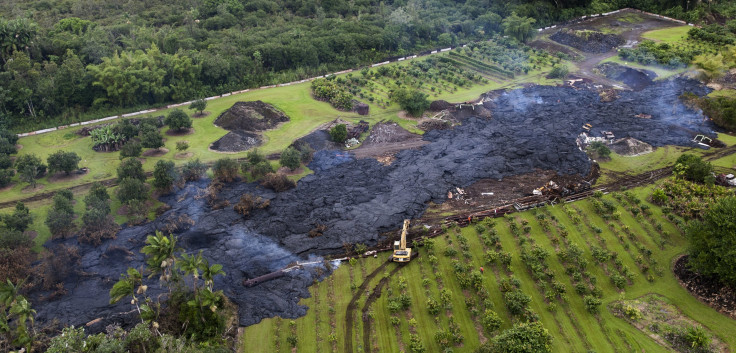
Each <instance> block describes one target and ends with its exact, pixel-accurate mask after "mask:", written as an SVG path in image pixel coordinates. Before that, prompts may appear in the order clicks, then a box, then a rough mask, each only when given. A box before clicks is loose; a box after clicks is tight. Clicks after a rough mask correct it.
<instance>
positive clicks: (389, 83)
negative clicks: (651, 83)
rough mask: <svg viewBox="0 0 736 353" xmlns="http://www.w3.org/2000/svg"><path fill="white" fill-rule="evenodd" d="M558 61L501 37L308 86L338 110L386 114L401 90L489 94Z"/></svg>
mask: <svg viewBox="0 0 736 353" xmlns="http://www.w3.org/2000/svg"><path fill="white" fill-rule="evenodd" d="M560 61H561V59H559V58H554V57H552V56H551V55H549V54H548V53H546V52H544V51H541V50H539V51H538V50H535V49H532V48H530V47H528V46H525V45H523V44H517V43H515V42H513V41H510V40H508V39H505V38H500V39H498V40H491V41H487V42H481V43H473V44H470V45H468V46H467V47H464V48H456V49H454V50H452V51H450V52H448V53H446V54H440V55H435V56H431V57H428V58H426V59H420V60H412V61H409V62H399V63H397V64H392V65H384V66H379V67H377V68H364V69H362V70H361V71H360V72H359V73H356V72H353V73H347V74H345V75H339V76H331V77H328V78H326V79H319V80H315V81H314V82H313V83H312V89H313V94H314V96H315V97H316V98H318V99H320V100H326V101H329V102H330V103H332V105H333V106H335V107H337V108H338V109H344V110H350V109H351V107H352V106H353V103H351V100H352V99H358V100H360V101H363V102H366V103H369V104H370V105H371V106H373V107H374V108H375V107H378V108H379V109H382V110H386V109H388V108H389V106H390V105H391V102H392V99H391V94H392V92H393V91H395V90H397V89H401V88H410V89H412V90H417V91H421V92H423V93H425V94H426V95H428V96H429V97H430V99H439V98H440V97H444V96H446V95H448V94H449V95H454V94H457V93H458V92H460V91H463V90H471V88H473V87H476V86H480V87H484V89H485V90H486V91H487V90H489V89H494V88H500V87H501V86H504V85H508V84H509V83H511V82H512V81H513V80H514V79H515V78H516V76H517V75H521V76H524V75H526V74H530V73H533V72H537V71H540V70H543V69H545V68H549V67H551V66H552V65H553V64H555V63H559V62H560Z"/></svg>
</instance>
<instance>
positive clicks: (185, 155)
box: [174, 152, 194, 159]
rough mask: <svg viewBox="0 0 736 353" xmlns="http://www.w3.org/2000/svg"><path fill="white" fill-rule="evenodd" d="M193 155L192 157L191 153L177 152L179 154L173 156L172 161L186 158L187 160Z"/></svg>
mask: <svg viewBox="0 0 736 353" xmlns="http://www.w3.org/2000/svg"><path fill="white" fill-rule="evenodd" d="M193 155H194V153H192V152H179V153H177V154H175V155H174V159H187V158H189V157H191V156H193Z"/></svg>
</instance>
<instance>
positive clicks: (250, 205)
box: [233, 194, 271, 217]
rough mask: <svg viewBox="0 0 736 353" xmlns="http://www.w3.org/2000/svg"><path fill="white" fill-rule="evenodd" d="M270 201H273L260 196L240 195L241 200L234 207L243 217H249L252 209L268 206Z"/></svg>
mask: <svg viewBox="0 0 736 353" xmlns="http://www.w3.org/2000/svg"><path fill="white" fill-rule="evenodd" d="M270 203H271V201H269V200H266V199H263V198H262V197H260V196H255V195H253V194H245V195H243V196H241V197H240V201H239V202H238V203H237V204H235V206H233V209H234V210H235V212H237V213H239V214H240V215H242V216H243V217H248V216H249V215H250V211H252V210H255V209H263V208H266V207H268V205H269V204H270Z"/></svg>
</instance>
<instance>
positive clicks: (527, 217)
mask: <svg viewBox="0 0 736 353" xmlns="http://www.w3.org/2000/svg"><path fill="white" fill-rule="evenodd" d="M651 188H652V187H651V186H650V187H647V188H639V189H635V190H634V191H633V193H631V196H630V197H632V198H636V199H639V200H640V201H639V202H640V203H639V205H642V204H644V205H647V206H649V210H651V215H649V216H646V217H642V216H634V214H633V213H632V212H630V211H629V210H633V209H634V208H637V209H638V208H639V207H640V206H635V204H634V203H633V202H632V201H631V200H630V199H628V198H626V197H621V199H620V200H616V199H615V198H614V197H613V196H612V195H606V196H604V199H606V200H609V201H611V202H613V203H614V204H615V205H616V209H617V210H618V211H619V212H620V217H619V218H618V219H616V220H611V219H609V220H605V219H604V218H603V217H602V216H599V215H598V214H596V211H595V210H594V207H593V202H592V200H585V201H580V202H575V203H573V204H571V205H567V206H565V207H566V208H563V206H561V205H555V206H553V207H547V208H545V209H544V210H536V211H527V212H524V213H519V214H516V215H514V218H513V221H512V222H514V223H516V224H517V225H528V227H529V230H528V233H526V232H525V233H524V234H523V235H521V236H519V235H514V232H512V231H511V229H510V228H509V225H510V223H509V220H505V219H502V218H501V219H496V220H495V225H494V226H493V227H487V225H486V227H485V228H484V229H476V227H474V226H473V227H466V228H462V229H459V228H450V229H448V231H447V232H446V233H445V235H443V236H440V237H438V238H436V239H435V245H434V250H433V251H432V253H433V254H434V256H432V255H430V254H429V253H428V250H427V248H425V247H418V248H416V249H418V250H419V251H420V253H421V256H420V257H419V258H418V259H416V260H415V261H413V262H411V263H410V264H408V265H405V266H404V267H402V268H401V269H400V270H399V271H398V272H397V273H396V275H395V276H392V277H391V278H389V284H388V285H387V287H385V288H384V290H383V291H382V292H381V297H380V298H379V300H377V301H376V302H375V303H374V304H373V305H372V306H371V307H370V308H369V310H368V313H369V315H370V316H371V317H372V320H373V321H372V322H373V326H372V327H373V329H372V330H371V332H370V333H368V334H369V336H370V341H371V342H372V343H371V347H363V346H362V338H363V336H362V335H363V332H362V331H360V328H361V327H362V323H359V322H358V323H356V327H355V329H356V330H357V331H356V330H354V331H353V336H352V337H341V336H340V334H341V333H342V332H344V331H343V329H342V326H341V325H343V324H344V321H342V320H344V318H341V317H340V314H341V313H344V312H345V310H346V307H347V301H348V300H349V297H350V296H352V294H353V293H354V292H353V290H351V288H354V286H359V285H360V284H361V276H360V274H362V273H363V272H361V271H362V269H364V271H365V272H370V269H371V268H376V267H377V266H378V265H379V264H380V263H381V262H382V261H386V258H387V256H388V254H387V253H383V254H380V255H379V258H378V259H374V258H366V259H362V260H358V261H357V263H355V264H354V265H350V264H347V263H345V264H343V265H341V266H340V267H339V268H338V269H337V270H336V271H335V272H334V274H332V275H331V276H330V277H329V278H328V279H326V280H325V281H323V282H321V283H319V284H318V285H315V286H313V287H312V288H311V289H310V292H311V293H312V298H309V299H305V300H303V301H302V302H301V304H303V305H307V306H308V307H309V308H310V309H309V311H308V314H307V316H305V317H303V318H299V319H297V320H295V321H296V327H297V335H298V336H299V344H298V345H297V347H296V351H297V352H342V351H343V350H342V347H344V344H343V342H344V340H345V339H351V340H353V347H354V349H355V351H356V352H358V351H360V352H369V351H391V352H394V351H399V350H401V349H403V350H404V351H408V344H409V342H410V340H409V337H410V335H411V334H416V335H417V336H418V337H419V338H420V341H421V342H422V344H423V345H424V347H425V348H426V349H427V351H428V352H439V351H442V350H443V347H442V345H440V344H438V342H437V341H435V334H436V333H437V332H438V331H440V330H447V329H448V328H449V327H451V325H452V324H451V322H454V323H456V324H457V327H458V329H459V331H458V332H457V334H458V335H460V336H462V337H463V340H462V343H461V344H450V347H451V348H452V349H453V351H455V352H472V351H473V350H474V349H475V348H476V347H477V346H478V345H480V342H481V340H486V339H489V338H490V337H493V335H495V334H497V332H495V333H487V332H483V330H482V329H479V327H478V322H479V316H478V309H483V308H491V309H492V310H493V311H495V312H497V313H498V314H499V316H500V317H501V319H502V325H501V330H503V329H506V328H509V327H511V325H512V323H513V322H515V321H517V320H518V318H517V317H516V316H514V315H511V314H510V313H509V312H508V311H507V309H506V305H505V303H504V299H503V293H501V291H500V287H499V283H500V282H501V281H503V280H505V279H508V278H511V277H513V278H516V279H518V280H519V281H520V282H521V287H520V289H521V290H522V292H524V293H525V294H527V295H529V296H530V297H531V298H532V302H531V303H530V308H531V309H532V310H533V311H534V312H536V313H537V314H538V315H539V316H540V320H541V321H542V323H543V324H544V326H545V327H546V328H547V329H548V330H549V332H550V333H551V334H552V335H553V336H554V337H555V339H554V342H553V345H554V348H553V351H565V352H587V351H589V350H591V349H592V350H595V351H596V352H619V351H622V350H623V351H637V352H641V351H646V352H668V351H669V348H667V347H664V346H661V345H660V344H658V343H657V342H656V341H655V340H653V339H652V338H650V337H649V336H648V335H646V334H644V333H642V332H641V331H639V330H638V329H636V328H635V327H633V326H631V325H630V324H629V323H628V322H627V321H625V320H623V319H620V318H617V317H616V316H614V315H613V313H611V312H610V311H609V310H608V309H607V306H608V305H609V304H610V303H612V302H615V301H619V300H621V299H624V300H629V299H634V298H639V297H641V296H643V295H647V294H649V293H654V294H657V295H659V296H661V297H664V298H666V300H667V301H668V302H669V303H671V304H672V305H673V306H675V307H677V308H678V309H679V310H680V311H681V312H682V313H683V314H684V315H687V316H689V317H691V318H692V319H693V320H695V321H697V322H698V323H699V324H701V325H703V326H704V327H706V328H707V329H708V330H710V331H711V332H713V333H714V334H715V335H716V336H717V337H718V338H719V339H721V340H723V341H724V342H725V343H726V344H727V345H729V346H734V345H736V337H734V336H733V335H731V333H732V332H734V330H736V322H734V321H733V320H730V319H728V318H727V317H725V316H723V315H721V314H719V313H717V312H716V311H715V310H713V309H711V308H709V307H707V306H705V305H703V304H702V303H700V302H699V301H698V300H697V299H695V298H694V297H692V296H691V295H690V294H689V293H688V292H687V291H686V290H685V289H683V288H682V287H680V285H679V284H678V283H677V280H676V279H675V277H674V275H673V274H672V272H671V269H670V264H671V263H672V261H673V259H674V258H676V257H677V256H678V255H679V254H681V253H682V252H683V251H684V249H685V246H686V242H685V239H684V237H683V236H682V234H681V233H680V231H679V230H678V229H677V228H676V227H675V225H674V224H673V223H671V222H670V221H669V220H667V218H666V217H664V215H663V214H662V212H661V210H660V209H659V208H657V207H656V206H654V205H652V204H649V203H648V202H647V201H646V198H647V197H648V195H649V193H650V192H651ZM565 209H567V210H571V209H572V210H577V212H579V214H580V215H583V217H584V218H583V219H580V218H572V217H571V216H570V215H569V214H568V212H566V211H565ZM540 214H544V216H543V219H545V220H546V221H544V220H541V219H540V216H539V215H540ZM550 220H552V222H551V223H546V222H547V221H550ZM576 222H577V224H576ZM543 223H546V225H545V226H543ZM550 225H551V227H550ZM656 225H659V226H658V227H661V230H656V229H657V227H655V226H656ZM545 227H548V229H549V230H547V231H545V230H544V229H545ZM594 227H596V228H597V229H600V230H601V232H600V234H597V233H596V232H593V231H591V229H596V228H594ZM625 227H628V228H627V229H629V230H630V231H631V233H630V234H631V235H629V236H625V235H623V231H622V230H623V229H624V228H625ZM491 229H494V230H491ZM562 229H565V230H566V231H567V235H566V236H565V237H562V236H561V234H562V233H561V230H562ZM479 230H481V232H479ZM489 232H493V233H495V234H496V235H497V236H498V237H499V240H500V242H499V246H500V247H501V249H502V250H503V251H508V252H510V253H511V254H512V262H511V266H510V270H507V269H506V268H505V267H504V266H501V265H499V264H498V263H495V264H489V263H487V262H486V261H485V258H484V257H485V252H486V251H487V250H488V249H489V248H487V244H488V243H486V240H487V239H488V236H489V234H491V233H489ZM517 234H518V233H517ZM522 238H523V239H526V240H524V241H522V240H521V239H522ZM561 239H562V240H561ZM662 242H663V243H662ZM573 243H574V244H577V246H579V247H581V248H582V249H583V258H584V259H585V260H586V261H587V262H588V266H587V268H586V271H587V273H588V274H587V276H591V277H594V278H596V279H597V281H595V285H594V286H595V287H597V288H599V289H600V290H601V292H602V295H601V299H602V302H603V304H602V305H601V307H600V309H601V311H600V313H599V314H596V315H593V314H591V313H589V312H588V311H587V310H586V308H585V305H584V303H583V300H582V297H583V296H582V295H580V294H578V293H576V291H575V287H574V283H576V280H575V279H574V278H573V276H572V275H568V274H567V273H566V270H565V269H566V266H567V265H565V264H564V263H562V262H561V260H560V259H559V258H558V257H557V256H556V255H555V253H556V252H558V251H560V250H561V249H566V248H567V247H568V246H569V244H573ZM529 244H536V246H539V247H541V248H542V249H544V250H546V251H547V252H548V253H549V254H550V255H551V256H549V257H548V258H547V259H546V263H547V265H548V268H549V270H550V271H551V272H552V273H553V276H554V277H553V278H554V279H555V280H557V281H559V282H561V283H562V284H563V285H564V286H565V287H566V288H567V291H566V298H565V299H561V298H557V299H554V300H552V301H550V300H549V299H547V298H545V295H544V293H545V286H544V285H542V282H538V281H535V280H534V276H533V275H532V272H531V270H530V269H529V268H527V266H526V262H525V261H524V260H522V258H521V256H520V253H521V252H522V249H523V248H527V247H528V246H529ZM659 244H662V247H660V245H659ZM594 246H597V247H600V246H603V247H604V248H605V249H608V251H609V252H614V253H616V254H617V258H618V259H620V261H621V263H620V265H616V264H614V262H613V260H611V261H610V262H609V263H608V264H607V265H606V266H602V265H599V264H598V263H597V262H596V261H595V259H594V258H593V257H592V254H591V252H592V250H591V249H592V248H593V247H594ZM639 248H644V249H650V250H652V252H653V254H652V255H651V258H650V259H649V260H647V261H649V262H647V263H652V264H655V265H654V266H652V268H651V269H649V268H648V269H646V270H645V269H644V268H643V267H641V264H640V263H638V262H637V261H639V260H637V255H638V254H639V251H640V250H638V249H639ZM447 249H454V251H453V253H445V251H446V250H447ZM458 264H461V265H462V266H467V268H468V272H465V273H470V272H472V271H477V270H478V268H479V267H481V266H483V267H485V272H484V273H483V275H482V282H481V283H482V287H483V288H485V289H486V290H487V293H488V297H487V300H482V299H481V296H480V292H476V291H475V290H473V289H469V288H466V289H464V288H462V286H461V283H460V276H459V275H458V274H457V273H456V271H455V270H454V268H456V266H458ZM391 266H394V265H391ZM391 266H389V267H391ZM624 267H625V268H626V270H624ZM655 268H656V270H655ZM388 271H389V268H387V269H386V272H388ZM622 271H623V272H626V271H630V272H631V275H630V276H631V277H630V280H628V281H627V282H628V283H626V284H625V285H624V288H623V290H619V289H618V288H616V287H615V286H614V285H613V284H612V282H611V281H610V280H609V277H611V275H612V274H613V273H619V272H621V273H623V272H622ZM655 272H656V274H655ZM649 276H651V277H650V278H648V277H649ZM376 279H377V278H376ZM376 279H374V281H373V282H371V284H370V285H369V286H368V288H369V290H370V289H371V288H373V287H375V284H376V283H377V281H376ZM402 283H406V284H404V285H402ZM402 286H403V287H402ZM329 291H333V293H335V296H334V300H329ZM442 291H449V292H451V293H452V294H451V298H450V302H449V303H448V304H449V306H448V307H446V308H443V310H440V312H439V313H438V314H437V315H432V314H430V313H429V311H428V305H427V300H428V298H433V299H434V300H439V298H440V296H441V292H442ZM400 293H405V294H406V295H408V296H409V297H410V299H411V304H410V305H409V308H408V309H407V310H399V311H397V312H393V313H392V311H391V310H389V306H390V302H391V301H392V299H391V298H395V297H397V296H398V295H399V294H400ZM363 297H365V295H364V296H363ZM346 299H347V300H346ZM362 300H364V299H362ZM362 300H361V301H362ZM551 303H554V304H555V305H551ZM358 307H359V308H362V302H361V303H360V304H359V306H358ZM448 308H449V309H448ZM481 311H482V310H481ZM331 312H332V313H335V314H336V318H335V321H334V325H332V324H330V320H331V319H330V314H329V313H331ZM314 313H319V317H317V316H316V315H315V314H314ZM353 315H356V318H360V315H361V314H360V311H357V312H354V313H353ZM275 320H278V319H270V320H264V321H263V322H261V323H260V324H258V325H253V326H249V327H247V328H245V336H244V338H243V340H241V351H242V352H273V351H277V350H275V349H274V347H275V345H274V343H273V342H274V340H276V341H278V340H280V342H281V343H280V344H279V346H280V347H281V348H280V349H279V350H278V351H279V352H288V351H290V350H289V349H290V348H289V349H287V345H288V343H287V341H286V335H285V334H284V332H286V331H285V329H284V328H283V327H285V324H284V325H282V328H281V329H280V331H279V330H277V328H276V326H275V325H274V322H275ZM412 320H414V321H412ZM284 321H286V320H284ZM357 321H360V320H357ZM316 322H318V323H319V325H316V324H315V323H316ZM335 333H336V334H337V337H339V338H338V341H339V342H340V343H341V344H338V345H337V346H336V349H333V348H332V347H331V346H330V345H329V344H328V342H325V341H327V339H326V338H327V337H329V336H330V335H331V334H335ZM266 337H268V339H264V338H266ZM315 337H319V339H315ZM256 338H258V339H256ZM314 342H322V344H319V345H317V346H315V344H314ZM315 348H316V349H315Z"/></svg>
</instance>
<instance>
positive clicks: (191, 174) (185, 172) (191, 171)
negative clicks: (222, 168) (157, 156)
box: [181, 158, 207, 181]
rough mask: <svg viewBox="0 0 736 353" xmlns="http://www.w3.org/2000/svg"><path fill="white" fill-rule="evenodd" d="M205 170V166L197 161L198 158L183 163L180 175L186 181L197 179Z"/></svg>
mask: <svg viewBox="0 0 736 353" xmlns="http://www.w3.org/2000/svg"><path fill="white" fill-rule="evenodd" d="M206 171H207V166H206V165H205V164H204V163H202V162H200V161H199V158H197V159H195V160H193V161H189V162H186V163H184V166H183V167H182V168H181V176H182V178H184V180H186V181H195V180H199V178H201V177H202V176H203V175H204V173H205V172H206Z"/></svg>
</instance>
